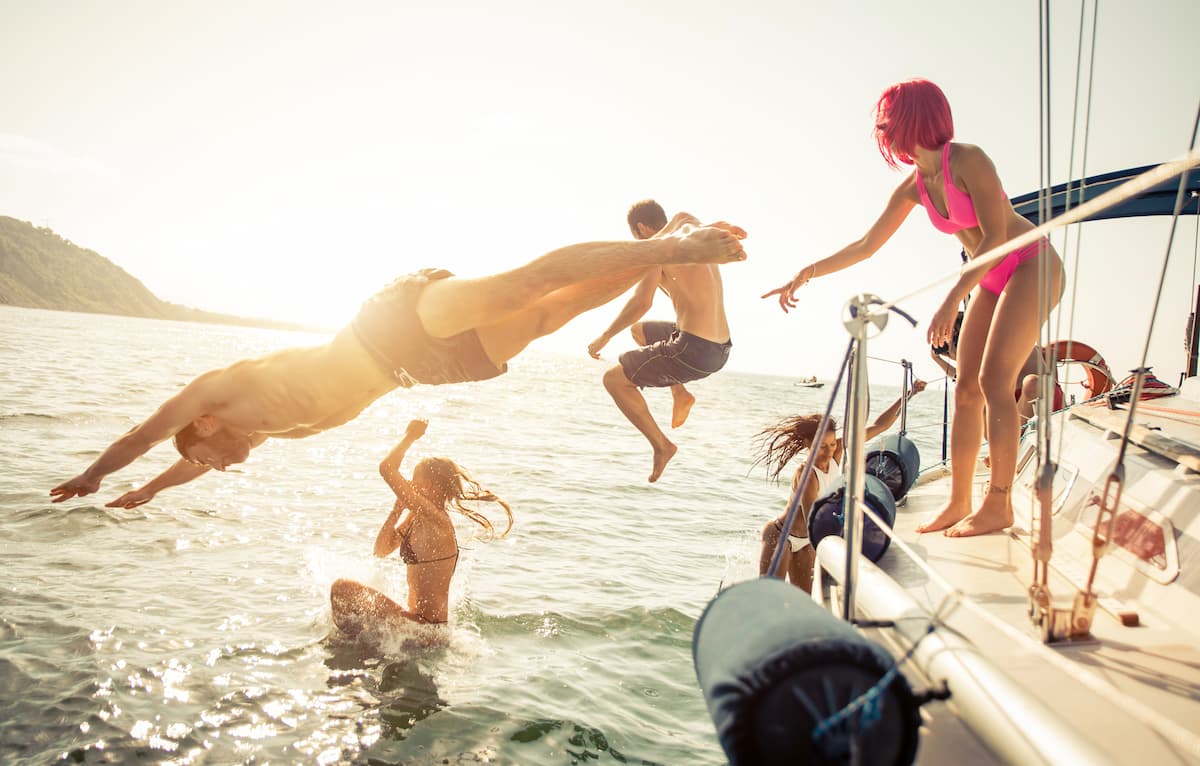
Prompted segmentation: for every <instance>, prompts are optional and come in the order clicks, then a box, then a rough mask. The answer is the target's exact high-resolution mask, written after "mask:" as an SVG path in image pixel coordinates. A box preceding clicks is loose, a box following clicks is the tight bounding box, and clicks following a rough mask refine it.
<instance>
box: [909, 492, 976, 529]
mask: <svg viewBox="0 0 1200 766" xmlns="http://www.w3.org/2000/svg"><path fill="white" fill-rule="evenodd" d="M970 515H971V503H970V501H967V502H966V503H956V502H954V501H953V500H952V501H950V503H948V504H947V505H946V507H945V508H943V509H942V512H941V513H939V514H938V515H937V516H934V517H933V518H931V519H930V520H929V521H926V522H925V523H924V524H922V525H921V526H919V527H917V531H918V532H920V533H922V534H924V533H925V532H938V531H940V530H943V529H948V528H950V527H952V526H954V525H955V524H957V523H958V522H960V521H962V520H963V519H965V518H967V517H968V516H970Z"/></svg>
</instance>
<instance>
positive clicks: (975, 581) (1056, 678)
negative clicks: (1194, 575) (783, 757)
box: [879, 408, 1200, 764]
mask: <svg viewBox="0 0 1200 766" xmlns="http://www.w3.org/2000/svg"><path fill="white" fill-rule="evenodd" d="M1076 409H1079V408H1076ZM1089 409H1090V408H1089ZM1095 411H1096V412H1098V413H1099V412H1103V413H1107V414H1102V415H1099V416H1098V418H1097V419H1106V422H1107V420H1108V419H1111V418H1110V415H1119V414H1120V413H1111V412H1110V411H1109V410H1107V409H1106V410H1103V411H1101V410H1095ZM1089 422H1090V421H1089ZM1113 422H1114V423H1115V421H1113ZM1121 422H1122V424H1123V419H1122V421H1121ZM1151 425H1153V424H1151ZM1143 428H1144V433H1143V434H1142V436H1143V437H1144V438H1145V441H1146V442H1154V443H1155V444H1156V445H1157V447H1158V448H1160V449H1164V450H1165V449H1170V450H1172V451H1173V452H1174V453H1177V454H1179V455H1180V456H1181V457H1188V455H1187V454H1185V453H1187V450H1188V449H1194V448H1191V447H1190V446H1189V445H1188V444H1187V443H1186V442H1184V441H1181V440H1178V439H1175V438H1172V436H1173V434H1172V433H1167V434H1164V433H1163V432H1160V431H1156V430H1154V429H1153V428H1151V427H1143ZM1196 436H1197V443H1200V428H1196ZM1195 456H1196V457H1197V458H1200V451H1196V453H1195ZM984 480H986V473H983V472H979V473H977V475H976V496H977V497H976V499H977V501H978V500H979V499H980V496H981V492H982V489H983V482H984ZM948 492H949V481H948V479H947V478H934V479H932V480H929V481H923V482H922V483H919V484H918V486H916V487H914V488H913V489H912V490H911V492H910V493H909V496H908V498H906V502H905V503H904V504H903V505H902V506H901V507H900V508H899V509H898V512H897V518H896V523H895V531H896V533H897V535H898V538H899V539H900V540H902V541H903V542H904V543H906V544H907V546H908V547H910V548H911V549H912V550H913V551H915V553H916V554H917V555H918V556H919V557H920V558H921V559H922V560H923V561H924V562H925V564H927V565H928V567H929V568H930V569H932V570H933V572H934V573H935V574H934V575H931V574H930V573H929V572H928V571H927V570H926V569H924V568H922V567H921V566H919V565H917V564H915V563H913V562H912V561H911V560H910V559H909V557H907V556H905V555H903V553H902V552H901V551H900V550H898V547H899V546H893V548H892V549H891V550H889V551H888V552H887V554H886V555H885V556H884V557H883V559H882V560H881V561H880V563H879V566H880V568H881V569H882V570H884V571H885V572H886V573H887V574H888V575H889V576H891V577H892V578H893V579H894V580H895V581H896V582H897V583H898V584H899V585H900V586H901V587H903V588H904V589H905V590H906V591H907V592H908V593H909V594H910V595H912V596H913V597H914V598H916V599H917V601H918V602H919V603H922V604H924V605H925V606H926V607H927V608H929V609H930V610H931V611H932V610H935V609H936V608H937V607H938V605H940V604H943V603H944V599H945V598H946V596H947V590H946V587H945V583H953V584H954V585H953V587H954V588H956V589H957V590H958V591H959V592H961V593H962V594H963V595H965V596H966V597H968V598H969V599H970V600H971V601H972V602H973V603H974V604H977V605H978V606H979V607H982V609H979V610H976V609H971V608H967V607H964V606H958V607H956V608H952V609H950V610H948V614H945V615H944V622H945V624H946V625H947V626H948V627H949V628H950V629H951V630H953V631H956V632H957V633H959V634H961V635H963V636H967V637H969V640H970V642H971V643H972V644H973V645H974V647H975V648H976V649H977V650H978V651H979V652H980V653H981V654H982V655H984V656H985V657H987V658H988V659H990V660H991V662H992V663H993V664H994V665H996V666H997V667H999V668H1000V669H1001V670H1003V671H1004V672H1006V673H1007V674H1008V675H1009V676H1010V677H1011V678H1012V679H1013V680H1014V681H1015V682H1017V683H1018V684H1019V685H1020V686H1021V687H1023V688H1025V689H1026V690H1027V691H1028V692H1029V693H1030V694H1031V695H1032V696H1034V697H1036V698H1039V699H1041V700H1042V702H1043V703H1044V704H1045V705H1046V706H1047V707H1049V708H1050V709H1052V710H1053V711H1055V712H1056V713H1057V714H1058V715H1059V716H1060V717H1061V719H1062V720H1063V721H1064V722H1065V723H1066V724H1067V725H1069V726H1070V727H1072V728H1075V729H1076V730H1077V731H1081V732H1084V733H1085V736H1086V737H1087V738H1090V739H1092V740H1093V741H1094V743H1095V744H1096V745H1097V747H1098V749H1100V750H1101V751H1103V752H1105V753H1108V754H1110V755H1111V757H1112V759H1113V761H1114V762H1116V763H1135V762H1137V763H1143V762H1145V763H1154V764H1176V763H1180V764H1182V763H1192V764H1195V763H1200V746H1198V745H1197V743H1200V739H1197V736H1196V733H1197V732H1200V650H1198V649H1197V647H1196V645H1195V642H1194V641H1190V640H1187V639H1182V640H1181V636H1184V637H1189V638H1190V637H1194V636H1195V634H1194V633H1190V632H1189V631H1188V630H1186V629H1183V628H1182V626H1181V625H1180V624H1179V623H1178V622H1177V621H1175V620H1174V618H1173V617H1172V616H1169V615H1160V614H1155V613H1153V612H1150V611H1147V610H1146V609H1145V608H1144V607H1141V606H1140V605H1137V604H1134V605H1130V604H1129V603H1127V602H1124V601H1115V602H1114V601H1113V600H1111V599H1110V600H1108V601H1106V602H1102V604H1101V605H1102V607H1105V608H1103V609H1100V610H1097V612H1096V616H1095V619H1094V621H1093V625H1092V636H1093V638H1094V640H1085V641H1079V642H1074V643H1059V644H1053V645H1047V644H1044V643H1043V642H1042V639H1041V632H1040V629H1038V628H1037V627H1036V626H1034V625H1033V624H1032V622H1031V621H1030V619H1029V615H1028V612H1029V597H1028V590H1029V585H1030V583H1031V582H1032V576H1033V564H1032V557H1031V555H1030V550H1029V545H1030V542H1029V539H1030V536H1029V532H1028V529H1026V528H1023V527H1022V526H1021V525H1020V524H1018V525H1017V526H1015V527H1014V528H1012V529H1010V530H1008V531H1006V532H1003V533H995V534H991V535H983V536H979V537H974V538H948V537H945V536H944V535H942V534H938V533H934V534H924V535H922V534H918V533H917V532H916V527H917V526H918V525H919V524H920V523H921V522H922V521H923V520H925V519H926V518H927V517H929V516H932V515H934V514H935V513H936V511H937V510H938V509H939V508H940V507H941V506H942V504H943V503H944V502H945V499H946V497H947V495H948ZM1072 566H1073V565H1072V564H1071V562H1070V561H1069V560H1066V561H1063V560H1060V561H1052V576H1051V579H1050V583H1049V586H1050V591H1051V594H1052V595H1053V596H1054V598H1055V605H1056V606H1063V607H1069V606H1070V602H1071V599H1072V598H1073V597H1074V594H1075V593H1076V587H1075V586H1074V585H1073V584H1072V583H1071V581H1070V579H1069V578H1071V577H1078V573H1077V572H1072V571H1069V570H1070V569H1071V568H1072ZM1060 602H1065V603H1060ZM1131 607H1132V608H1135V609H1137V610H1138V614H1137V618H1138V625H1137V626H1136V627H1128V626H1127V625H1126V624H1124V623H1123V619H1122V610H1123V609H1126V610H1127V609H1129V608H1131ZM983 612H986V613H987V614H983ZM1189 619H1192V620H1194V619H1195V616H1189ZM1124 622H1128V619H1125V620H1124ZM901 648H902V647H901ZM953 706H954V701H953V699H951V700H949V701H947V702H945V703H939V702H933V703H930V704H929V705H927V706H926V709H927V711H928V712H929V713H930V715H931V720H930V728H929V731H928V732H924V733H923V734H924V736H923V740H922V754H921V755H919V757H918V762H922V763H948V762H959V763H965V762H986V761H987V759H986V757H985V758H983V759H981V760H979V761H976V760H975V759H962V758H961V757H959V758H953V757H952V758H949V759H946V760H944V759H943V757H942V755H941V754H940V751H942V750H944V749H945V743H939V741H938V740H940V739H942V737H941V736H940V734H939V729H938V726H939V724H938V720H939V719H941V718H943V716H941V715H939V714H938V708H939V707H941V708H943V711H944V710H945V708H949V709H950V712H953ZM1155 723H1157V726H1155V725H1153V724H1155ZM941 729H943V730H947V731H948V732H949V734H948V735H947V737H946V742H947V743H948V742H950V741H952V740H951V738H953V741H954V742H955V744H954V746H953V747H954V748H957V747H963V746H966V744H965V740H964V739H963V737H962V732H961V731H956V730H955V727H954V725H953V724H952V723H943V724H941Z"/></svg>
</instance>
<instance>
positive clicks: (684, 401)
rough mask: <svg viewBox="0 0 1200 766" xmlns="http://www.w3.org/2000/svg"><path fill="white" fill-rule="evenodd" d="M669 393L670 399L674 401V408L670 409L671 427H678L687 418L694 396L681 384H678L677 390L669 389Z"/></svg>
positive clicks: (694, 399)
mask: <svg viewBox="0 0 1200 766" xmlns="http://www.w3.org/2000/svg"><path fill="white" fill-rule="evenodd" d="M671 394H672V396H671V400H672V402H674V408H673V409H672V410H671V428H679V427H680V426H681V425H683V423H684V421H685V420H687V417H688V413H690V412H691V411H692V405H693V404H695V403H696V397H694V396H692V392H691V391H688V390H687V389H686V388H684V387H683V386H680V387H679V390H678V391H674V390H673V391H671Z"/></svg>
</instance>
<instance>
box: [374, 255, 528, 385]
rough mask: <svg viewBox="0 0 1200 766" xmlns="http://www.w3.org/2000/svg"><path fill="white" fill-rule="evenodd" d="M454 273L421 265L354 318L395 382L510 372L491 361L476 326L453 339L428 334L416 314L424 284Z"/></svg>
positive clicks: (429, 381) (477, 377) (444, 380)
mask: <svg viewBox="0 0 1200 766" xmlns="http://www.w3.org/2000/svg"><path fill="white" fill-rule="evenodd" d="M452 276H454V275H453V274H451V273H450V272H449V271H446V270H445V269H422V270H421V271H418V272H416V273H414V274H408V275H406V276H403V277H400V278H399V279H397V280H396V281H394V282H392V283H391V284H390V285H388V286H387V287H385V288H384V289H383V290H380V291H379V292H378V293H376V294H375V295H373V296H371V297H370V298H368V299H367V301H366V302H365V303H364V304H363V305H362V309H361V310H360V311H359V312H358V316H357V317H355V318H354V323H353V325H352V327H353V328H354V334H355V335H356V336H357V337H358V340H359V342H361V343H362V344H363V346H364V347H365V348H366V349H367V351H368V352H370V354H371V356H372V357H374V359H375V361H376V362H377V363H378V364H379V366H380V367H381V368H382V369H383V371H384V372H385V373H387V374H388V375H390V376H391V377H392V378H393V379H394V380H395V381H396V383H397V385H400V386H403V387H405V388H409V387H411V386H413V385H415V384H417V383H424V384H426V385H431V386H436V385H440V384H444V383H462V382H464V381H468V380H487V379H488V378H494V377H496V376H497V375H500V374H502V373H504V372H506V371H507V370H508V365H507V364H505V365H501V366H500V367H497V366H496V365H495V364H493V363H492V360H491V359H489V358H488V356H487V354H486V353H485V352H484V350H483V345H482V344H481V343H480V342H479V334H478V333H476V332H475V331H474V330H467V331H466V332H461V333H459V334H458V335H452V336H450V337H449V338H434V337H431V336H430V335H429V333H427V332H425V328H424V327H423V326H422V325H421V319H420V318H419V317H418V316H417V298H418V297H419V296H420V294H421V290H423V289H425V285H427V284H429V283H430V282H432V281H434V280H437V279H445V278H447V277H452Z"/></svg>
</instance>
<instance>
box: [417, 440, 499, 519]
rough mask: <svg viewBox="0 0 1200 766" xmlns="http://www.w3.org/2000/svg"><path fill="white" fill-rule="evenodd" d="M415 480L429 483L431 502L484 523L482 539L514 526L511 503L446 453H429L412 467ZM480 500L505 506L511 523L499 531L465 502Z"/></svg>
mask: <svg viewBox="0 0 1200 766" xmlns="http://www.w3.org/2000/svg"><path fill="white" fill-rule="evenodd" d="M413 482H414V483H416V482H420V483H421V484H423V485H424V486H426V487H429V488H430V489H429V490H428V491H429V492H431V493H432V497H429V496H427V498H426V499H428V500H429V501H430V502H432V503H433V504H434V505H437V506H439V507H441V508H447V509H449V508H453V509H454V510H456V511H458V512H459V513H461V514H462V515H463V516H466V517H467V518H468V519H470V520H471V521H473V522H475V523H476V524H478V525H479V526H481V527H483V535H482V539H483V540H493V539H495V538H497V537H504V536H505V535H507V534H508V531H509V530H510V529H512V525H513V514H512V508H510V507H509V505H508V503H506V502H504V501H503V500H501V499H500V498H499V497H497V496H496V495H495V494H493V493H492V492H491V491H489V490H486V489H484V488H483V487H481V486H479V482H477V481H475V480H474V479H472V478H471V477H470V476H469V475H468V474H467V472H466V471H464V470H463V469H462V468H461V467H459V465H458V464H457V463H455V462H454V461H453V460H451V459H450V458H445V457H427V458H425V459H424V460H422V461H421V462H419V463H417V465H416V467H415V468H413ZM472 502H481V503H495V504H496V505H498V506H500V507H501V508H503V509H504V513H505V515H506V516H507V517H508V526H506V527H505V528H504V531H503V532H497V531H496V528H495V527H494V526H493V525H492V522H491V520H490V519H489V518H488V517H487V516H485V515H484V514H482V513H480V512H479V511H477V510H475V509H474V508H470V507H468V506H466V505H464V503H472Z"/></svg>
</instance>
